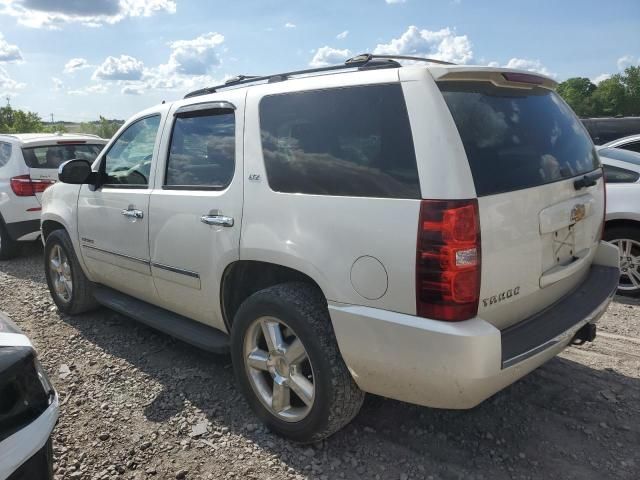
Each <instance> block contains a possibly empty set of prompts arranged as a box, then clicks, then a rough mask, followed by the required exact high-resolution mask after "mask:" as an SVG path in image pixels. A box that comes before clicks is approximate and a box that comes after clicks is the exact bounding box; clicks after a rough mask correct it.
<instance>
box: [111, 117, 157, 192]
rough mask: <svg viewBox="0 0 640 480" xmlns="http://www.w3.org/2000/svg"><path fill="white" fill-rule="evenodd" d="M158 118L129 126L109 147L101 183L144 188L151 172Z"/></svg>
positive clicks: (146, 119) (139, 121)
mask: <svg viewBox="0 0 640 480" xmlns="http://www.w3.org/2000/svg"><path fill="white" fill-rule="evenodd" d="M159 126H160V115H155V116H153V117H147V118H143V119H142V120H138V121H137V122H135V123H132V124H131V125H129V126H128V127H127V129H126V130H125V131H124V132H122V134H121V135H120V136H119V137H118V139H117V140H116V141H115V142H114V143H113V144H112V145H111V148H110V149H109V151H108V152H107V154H106V155H105V161H104V167H103V168H104V173H105V175H106V180H105V183H107V184H110V185H137V186H146V185H147V184H148V183H149V174H150V173H151V159H152V157H153V147H154V145H155V142H156V135H157V133H158V127H159Z"/></svg>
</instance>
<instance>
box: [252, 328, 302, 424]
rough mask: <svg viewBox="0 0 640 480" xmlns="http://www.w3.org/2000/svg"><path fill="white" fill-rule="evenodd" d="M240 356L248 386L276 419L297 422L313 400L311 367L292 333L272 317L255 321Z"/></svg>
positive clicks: (299, 341)
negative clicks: (242, 360)
mask: <svg viewBox="0 0 640 480" xmlns="http://www.w3.org/2000/svg"><path fill="white" fill-rule="evenodd" d="M243 357H244V362H245V370H246V373H247V376H248V378H249V383H250V384H251V387H252V388H253V391H254V392H255V393H256V395H257V396H258V398H259V399H260V401H261V402H262V404H263V405H264V406H265V407H266V408H267V409H268V410H269V412H271V414H273V415H274V416H276V417H277V418H278V419H280V420H283V421H285V422H299V421H300V420H302V419H304V418H305V417H306V416H307V415H308V414H309V412H310V411H311V408H312V407H313V402H314V400H315V382H314V375H313V367H312V365H311V361H310V359H309V355H308V354H307V351H306V349H305V347H304V345H303V344H302V341H301V340H300V338H299V337H298V336H297V335H296V334H295V332H294V331H293V330H292V329H291V328H290V327H289V326H288V325H287V324H286V323H285V322H283V321H282V320H280V319H277V318H274V317H261V318H258V319H256V320H255V321H254V322H253V323H252V324H251V325H250V326H249V328H248V329H247V332H246V334H245V339H244V348H243Z"/></svg>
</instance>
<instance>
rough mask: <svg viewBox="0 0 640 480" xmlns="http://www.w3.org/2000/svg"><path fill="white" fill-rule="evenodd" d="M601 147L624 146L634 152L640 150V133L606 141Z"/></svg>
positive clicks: (623, 147)
mask: <svg viewBox="0 0 640 480" xmlns="http://www.w3.org/2000/svg"><path fill="white" fill-rule="evenodd" d="M601 148H622V149H624V150H630V151H632V152H640V133H639V134H637V135H629V136H628V137H622V138H618V139H616V140H613V141H611V142H609V143H605V144H604V145H602V147H601Z"/></svg>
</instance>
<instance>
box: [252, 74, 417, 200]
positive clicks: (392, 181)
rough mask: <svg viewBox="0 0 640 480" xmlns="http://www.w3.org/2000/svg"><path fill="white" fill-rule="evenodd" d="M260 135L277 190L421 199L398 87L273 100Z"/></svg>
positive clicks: (267, 100) (263, 108) (265, 107)
mask: <svg viewBox="0 0 640 480" xmlns="http://www.w3.org/2000/svg"><path fill="white" fill-rule="evenodd" d="M260 128H261V136H262V150H263V154H264V162H265V167H266V172H267V179H268V181H269V186H270V187H271V188H272V189H273V190H275V191H278V192H286V193H307V194H315V195H337V196H357V197H383V198H385V197H386V198H420V184H419V180H418V169H417V166H416V157H415V152H414V147H413V138H412V135H411V128H410V125H409V116H408V114H407V109H406V105H405V101H404V96H403V94H402V88H401V86H400V85H399V84H391V85H371V86H357V87H346V88H336V89H328V90H314V91H307V92H295V93H287V94H281V95H270V96H266V97H264V98H263V99H262V101H261V102H260Z"/></svg>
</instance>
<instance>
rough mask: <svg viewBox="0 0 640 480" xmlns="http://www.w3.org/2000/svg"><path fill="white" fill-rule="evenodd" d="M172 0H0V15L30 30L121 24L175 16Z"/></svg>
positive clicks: (173, 0) (174, 5)
mask: <svg viewBox="0 0 640 480" xmlns="http://www.w3.org/2000/svg"><path fill="white" fill-rule="evenodd" d="M175 11H176V2H175V0H92V1H83V0H71V1H65V0H2V2H0V15H9V16H12V17H15V18H17V20H18V23H20V24H21V25H25V26H27V27H32V28H54V29H55V28H61V27H63V26H64V25H67V24H72V23H79V24H81V25H85V26H88V27H100V26H102V25H104V24H113V23H117V22H120V21H121V20H123V19H125V18H128V17H149V16H151V15H154V14H156V13H161V12H166V13H175Z"/></svg>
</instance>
